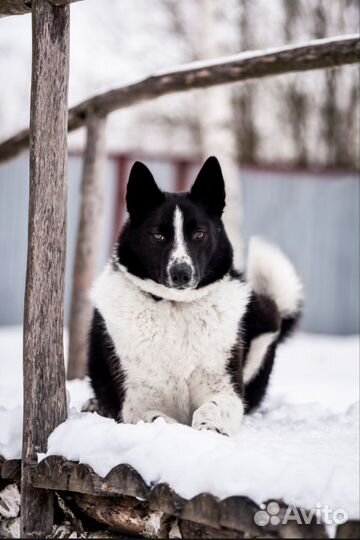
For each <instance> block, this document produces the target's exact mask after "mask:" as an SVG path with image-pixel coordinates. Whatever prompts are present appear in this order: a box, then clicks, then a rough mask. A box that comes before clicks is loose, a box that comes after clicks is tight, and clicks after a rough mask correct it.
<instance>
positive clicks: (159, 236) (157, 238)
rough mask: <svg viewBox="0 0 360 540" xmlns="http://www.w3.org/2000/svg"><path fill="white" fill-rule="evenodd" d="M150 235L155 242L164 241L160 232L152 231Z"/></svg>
mask: <svg viewBox="0 0 360 540" xmlns="http://www.w3.org/2000/svg"><path fill="white" fill-rule="evenodd" d="M152 236H153V238H155V240H156V241H157V242H164V240H165V236H163V235H162V234H160V233H153V235H152Z"/></svg>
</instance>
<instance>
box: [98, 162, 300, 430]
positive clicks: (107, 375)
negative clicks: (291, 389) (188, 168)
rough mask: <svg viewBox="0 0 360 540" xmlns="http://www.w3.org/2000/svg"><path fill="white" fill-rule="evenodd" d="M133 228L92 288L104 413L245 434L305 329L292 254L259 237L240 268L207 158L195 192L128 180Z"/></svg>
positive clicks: (218, 180)
mask: <svg viewBox="0 0 360 540" xmlns="http://www.w3.org/2000/svg"><path fill="white" fill-rule="evenodd" d="M126 204H127V210H128V216H129V217H128V220H127V222H126V223H125V225H124V227H123V229H122V231H121V233H120V236H119V239H118V242H117V244H116V246H115V249H114V252H113V255H112V258H111V260H110V261H109V262H108V263H107V265H106V267H105V269H104V270H103V272H102V273H101V275H100V276H99V277H98V278H97V280H96V281H95V284H94V286H93V288H92V291H91V299H92V302H93V304H94V315H93V320H92V325H91V329H90V335H89V358H88V369H89V376H90V379H91V382H92V386H93V389H94V392H95V396H96V398H97V401H98V404H99V411H100V413H101V414H102V415H105V416H109V417H112V418H114V419H115V420H117V421H118V422H125V423H137V422H139V421H143V422H153V421H154V420H155V419H157V418H159V417H161V418H163V419H164V420H165V421H166V422H169V423H174V422H179V423H182V424H187V425H189V426H192V427H193V428H195V429H197V430H210V431H214V432H218V433H221V434H224V435H233V434H235V433H237V432H238V431H239V429H240V426H241V421H242V417H243V414H244V413H249V412H251V411H253V410H254V409H255V408H256V407H258V406H259V404H260V403H261V401H262V399H263V398H264V396H265V393H266V389H267V386H268V382H269V379H270V375H271V371H272V368H273V364H274V358H275V352H276V348H277V345H278V344H279V343H280V342H281V341H282V340H283V339H284V338H285V337H286V336H288V335H289V334H290V333H291V331H292V330H293V328H294V327H295V324H296V323H297V321H298V319H299V317H300V314H301V306H302V285H301V282H300V279H299V278H298V276H297V273H296V271H295V269H294V268H293V266H292V264H291V263H290V262H289V260H288V259H287V258H286V257H285V255H283V253H282V252H281V251H280V250H278V249H277V248H276V247H273V246H271V245H269V244H267V243H265V242H264V241H262V240H260V239H256V238H255V239H252V240H251V241H250V247H249V255H248V262H247V268H246V271H245V275H242V274H240V273H238V272H236V271H235V270H234V268H233V250H232V246H231V244H230V242H229V239H228V237H227V235H226V232H225V229H224V224H223V222H222V213H223V210H224V207H225V185H224V179H223V175H222V171H221V167H220V164H219V162H218V160H217V159H216V158H215V157H210V158H208V159H207V160H206V162H205V163H204V165H203V166H202V168H201V170H200V172H199V174H198V176H197V178H196V180H195V182H194V184H193V186H192V188H191V190H190V192H187V193H165V192H162V191H161V190H160V189H159V187H158V186H157V184H156V182H155V180H154V178H153V176H152V174H151V172H150V170H149V169H148V168H147V167H146V166H145V165H144V164H142V163H140V162H136V163H135V164H134V165H133V167H132V170H131V172H130V176H129V181H128V186H127V193H126Z"/></svg>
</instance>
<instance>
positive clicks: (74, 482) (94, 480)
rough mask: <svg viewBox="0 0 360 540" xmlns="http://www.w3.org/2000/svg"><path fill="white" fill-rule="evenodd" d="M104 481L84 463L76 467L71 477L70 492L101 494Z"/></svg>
mask: <svg viewBox="0 0 360 540" xmlns="http://www.w3.org/2000/svg"><path fill="white" fill-rule="evenodd" d="M101 484H102V480H101V478H100V477H99V476H98V475H97V474H96V473H95V472H94V470H93V469H92V468H91V467H90V466H89V465H85V464H83V463H78V464H76V465H74V467H73V468H72V470H71V472H70V476H69V485H68V489H69V491H75V492H77V493H90V494H99V493H100V490H101Z"/></svg>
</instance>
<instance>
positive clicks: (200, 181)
mask: <svg viewBox="0 0 360 540" xmlns="http://www.w3.org/2000/svg"><path fill="white" fill-rule="evenodd" d="M190 199H191V200H193V201H194V202H196V203H200V204H202V205H203V206H204V207H205V208H206V210H207V212H209V214H212V215H214V216H218V217H221V215H222V213H223V210H224V207H225V184H224V178H223V175H222V172H221V167H220V163H219V162H218V160H217V159H216V157H214V156H212V157H209V158H208V159H207V160H206V161H205V163H204V165H203V166H202V167H201V169H200V172H199V174H198V175H197V177H196V180H195V182H194V184H193V186H192V188H191V190H190Z"/></svg>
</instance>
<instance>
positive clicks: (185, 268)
mask: <svg viewBox="0 0 360 540" xmlns="http://www.w3.org/2000/svg"><path fill="white" fill-rule="evenodd" d="M169 278H170V279H169V281H170V286H171V287H174V288H175V289H187V288H188V287H192V282H193V269H192V268H191V266H190V265H189V264H187V263H184V262H181V263H175V264H173V265H172V266H171V267H170V269H169Z"/></svg>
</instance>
